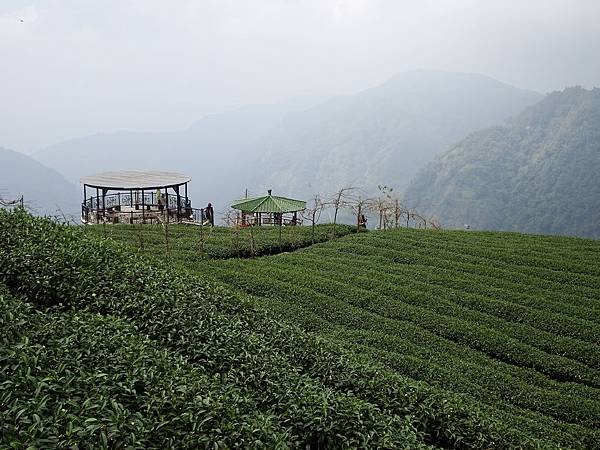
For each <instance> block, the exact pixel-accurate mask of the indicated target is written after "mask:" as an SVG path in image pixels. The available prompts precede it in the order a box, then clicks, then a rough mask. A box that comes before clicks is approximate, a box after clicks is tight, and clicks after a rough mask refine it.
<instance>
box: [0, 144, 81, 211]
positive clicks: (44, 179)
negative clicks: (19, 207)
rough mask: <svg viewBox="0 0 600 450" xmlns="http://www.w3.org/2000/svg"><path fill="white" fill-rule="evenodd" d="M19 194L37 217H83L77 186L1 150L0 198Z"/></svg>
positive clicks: (37, 164)
mask: <svg viewBox="0 0 600 450" xmlns="http://www.w3.org/2000/svg"><path fill="white" fill-rule="evenodd" d="M20 195H23V197H24V201H25V205H26V206H27V207H28V208H30V209H31V211H32V212H33V213H36V214H43V215H60V214H62V213H64V214H66V215H75V216H76V217H78V215H79V214H80V209H79V205H80V203H81V198H80V195H79V192H78V189H77V187H76V186H75V185H74V184H72V183H69V182H68V181H67V180H65V178H64V177H63V176H62V175H61V174H59V173H58V172H56V171H55V170H52V169H50V168H48V167H45V166H44V165H43V164H41V163H39V162H38V161H36V160H35V159H33V158H31V157H29V156H26V155H23V154H22V153H18V152H14V151H12V150H7V149H5V148H1V147H0V197H2V198H5V199H9V200H10V199H15V198H17V197H18V196H20Z"/></svg>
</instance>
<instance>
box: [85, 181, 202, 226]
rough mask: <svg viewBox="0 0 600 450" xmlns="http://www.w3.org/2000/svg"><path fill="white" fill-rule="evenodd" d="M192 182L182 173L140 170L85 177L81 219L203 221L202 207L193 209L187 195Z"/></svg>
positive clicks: (199, 222)
mask: <svg viewBox="0 0 600 450" xmlns="http://www.w3.org/2000/svg"><path fill="white" fill-rule="evenodd" d="M190 181H191V178H190V177H188V176H186V175H183V174H180V173H175V172H159V171H138V170H123V171H117V172H103V173H99V174H96V175H90V176H86V177H82V178H81V183H82V184H83V203H82V204H81V221H82V222H83V223H85V224H97V223H119V222H121V223H131V224H133V223H165V222H166V223H169V222H176V223H197V224H201V223H202V222H203V219H204V217H203V210H202V209H197V208H192V202H191V200H190V199H189V197H188V183H189V182H190ZM88 194H90V195H89V197H88Z"/></svg>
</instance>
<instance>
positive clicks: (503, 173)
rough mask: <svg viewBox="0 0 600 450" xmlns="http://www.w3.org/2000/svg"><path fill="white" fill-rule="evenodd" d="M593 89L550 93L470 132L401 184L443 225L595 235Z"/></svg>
mask: <svg viewBox="0 0 600 450" xmlns="http://www.w3.org/2000/svg"><path fill="white" fill-rule="evenodd" d="M599 176H600V89H597V88H596V89H593V90H585V89H582V88H579V87H577V88H569V89H566V90H564V91H562V92H554V93H552V94H549V95H548V96H547V97H546V98H545V99H544V100H542V101H541V102H540V103H538V104H536V105H535V106H532V107H530V108H528V109H527V110H525V111H524V112H523V113H522V114H520V115H518V116H516V117H515V118H513V119H511V120H509V121H507V122H506V124H505V125H502V126H496V127H493V128H489V129H486V130H483V131H479V132H476V133H473V134H472V135H470V136H469V137H467V138H466V139H464V140H463V141H462V142H460V143H459V144H458V145H456V146H455V147H454V148H452V149H451V150H450V151H448V152H447V153H446V154H444V155H443V156H441V157H440V158H438V159H437V160H436V161H435V162H434V163H432V164H431V165H430V166H429V167H427V169H425V170H424V171H423V172H422V173H420V174H419V176H418V177H417V178H416V179H415V180H414V182H413V183H412V184H411V186H410V187H409V188H408V190H407V191H406V199H407V201H408V202H409V203H410V204H411V205H413V206H415V207H417V208H419V209H421V210H423V211H426V212H428V213H430V214H435V215H436V216H437V217H438V218H439V219H440V220H441V221H442V223H443V224H444V225H446V226H449V227H462V226H463V224H469V225H470V226H471V227H472V228H476V229H494V230H518V231H524V232H533V233H551V234H566V235H576V236H588V237H595V238H600V178H599Z"/></svg>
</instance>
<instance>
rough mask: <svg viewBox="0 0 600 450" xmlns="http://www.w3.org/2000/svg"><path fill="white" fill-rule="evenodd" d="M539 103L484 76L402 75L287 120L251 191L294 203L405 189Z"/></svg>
mask: <svg viewBox="0 0 600 450" xmlns="http://www.w3.org/2000/svg"><path fill="white" fill-rule="evenodd" d="M540 99H541V95H540V94H537V93H535V92H531V91H524V90H521V89H517V88H515V87H513V86H509V85H506V84H503V83H500V82H499V81H496V80H494V79H492V78H488V77H485V76H482V75H474V74H463V73H449V72H437V71H427V70H418V71H412V72H406V73H401V74H398V75H397V76H395V77H394V78H392V79H390V80H389V81H387V82H386V83H384V84H382V85H380V86H377V87H374V88H372V89H369V90H366V91H363V92H360V93H358V94H355V95H351V96H346V97H340V98H334V99H332V100H330V101H329V102H327V103H325V104H322V105H318V106H316V107H314V108H311V109H309V110H307V111H302V112H299V113H297V114H295V115H292V116H288V118H287V119H286V120H285V121H284V122H283V123H282V124H281V125H280V126H279V127H277V129H276V130H275V131H273V132H272V133H271V134H270V135H269V136H268V137H267V138H265V139H263V140H262V141H260V142H259V145H260V146H261V147H262V148H263V149H264V151H265V154H264V157H263V161H262V164H261V168H262V169H263V171H262V172H261V171H260V170H259V171H257V173H260V174H261V178H262V179H260V180H257V182H256V184H261V182H262V186H263V187H265V188H267V187H269V188H273V189H275V190H276V191H278V192H282V191H283V192H293V193H298V194H300V195H309V194H312V193H315V192H331V191H334V190H336V189H338V188H339V187H341V186H343V185H350V186H359V187H363V188H365V189H367V190H371V191H372V190H373V189H375V190H376V189H377V185H378V184H383V183H385V184H388V185H391V186H393V187H396V188H404V187H406V185H407V184H408V182H409V181H410V179H411V178H412V177H413V176H414V175H415V173H416V172H417V170H418V169H420V168H422V167H424V166H425V165H426V164H427V163H428V162H430V161H431V160H432V159H433V157H434V156H435V155H437V154H439V153H441V152H443V151H444V150H445V149H447V148H448V147H449V146H450V145H451V144H454V143H455V142H457V141H459V140H460V139H462V138H464V137H465V136H466V135H468V134H469V133H470V132H473V131H475V130H478V129H481V128H485V127H488V126H491V125H494V124H497V123H499V122H502V121H503V120H505V119H506V118H508V117H510V116H511V115H514V114H517V113H519V112H520V111H522V110H523V109H524V108H525V107H526V106H528V105H531V104H533V103H535V102H537V101H539V100H540ZM264 177H266V179H265V178H264Z"/></svg>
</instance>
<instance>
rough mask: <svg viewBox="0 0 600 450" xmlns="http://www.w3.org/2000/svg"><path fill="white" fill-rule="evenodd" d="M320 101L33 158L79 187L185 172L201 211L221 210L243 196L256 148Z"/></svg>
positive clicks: (69, 144)
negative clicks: (119, 174) (90, 181)
mask: <svg viewBox="0 0 600 450" xmlns="http://www.w3.org/2000/svg"><path fill="white" fill-rule="evenodd" d="M316 102H318V100H316V99H314V98H299V99H295V100H290V101H287V102H282V103H280V104H273V105H255V106H248V107H245V108H242V109H240V110H237V111H233V112H229V113H224V114H215V115H210V116H207V117H205V118H203V119H201V120H199V121H198V122H197V123H195V124H194V125H192V126H191V127H189V128H188V129H186V130H183V131H178V132H160V133H152V132H133V131H118V132H115V133H102V134H96V135H92V136H87V137H83V138H79V139H73V140H70V141H66V142H62V143H59V144H56V145H53V146H51V147H48V148H45V149H43V150H41V151H39V152H37V153H35V154H34V155H33V156H34V157H35V158H36V159H37V160H39V161H40V162H42V163H43V164H45V165H47V166H48V167H51V168H53V169H55V170H57V171H58V172H60V173H62V174H63V175H64V176H65V177H66V178H67V179H68V180H70V181H71V182H74V183H79V179H80V178H81V177H82V176H85V175H91V174H94V173H98V172H104V171H109V170H121V169H139V170H146V169H149V170H165V171H180V172H183V173H185V174H187V175H189V176H191V177H192V182H191V183H190V197H191V198H192V199H193V200H194V201H195V205H194V206H197V207H200V206H203V205H204V204H205V203H206V202H208V201H212V202H213V203H215V204H216V205H217V209H218V210H222V209H225V208H227V207H228V205H229V202H230V201H231V200H233V199H236V198H239V197H241V195H242V193H243V192H244V188H245V187H246V186H247V185H248V182H249V178H250V177H251V175H252V172H251V171H248V170H247V169H248V168H249V167H250V165H251V164H252V162H253V161H255V160H256V159H257V155H256V154H254V153H253V152H254V151H258V152H260V151H261V149H260V148H256V147H253V146H252V144H253V143H254V142H256V141H257V140H258V139H259V138H260V137H262V136H264V135H266V134H267V133H268V132H269V131H271V130H272V129H273V128H275V126H276V125H277V124H278V123H279V122H280V121H281V120H282V119H283V117H284V116H285V115H286V114H287V113H289V112H290V111H297V110H301V109H305V108H308V107H310V106H313V105H314V104H315V103H316Z"/></svg>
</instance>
